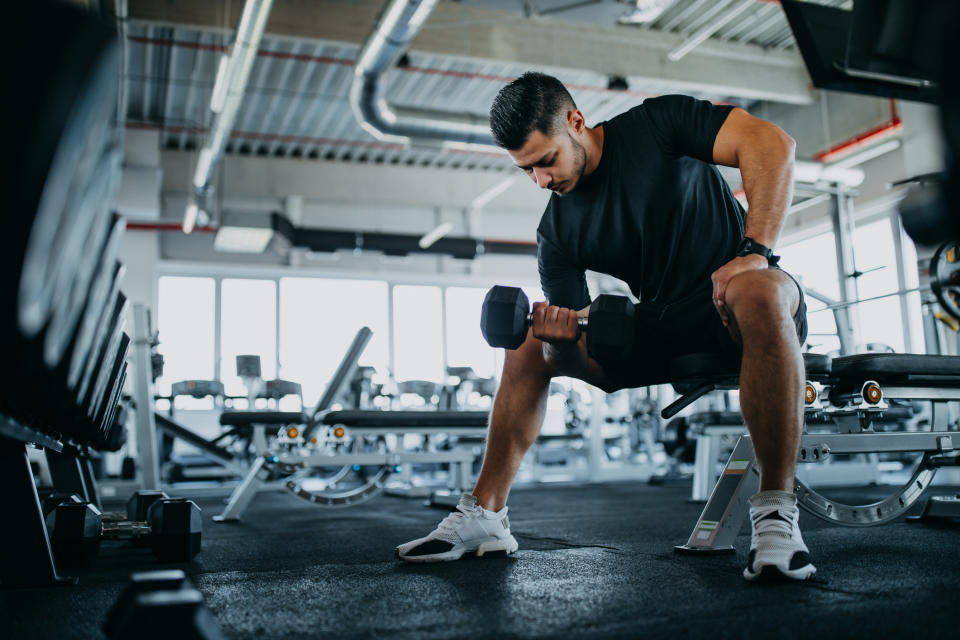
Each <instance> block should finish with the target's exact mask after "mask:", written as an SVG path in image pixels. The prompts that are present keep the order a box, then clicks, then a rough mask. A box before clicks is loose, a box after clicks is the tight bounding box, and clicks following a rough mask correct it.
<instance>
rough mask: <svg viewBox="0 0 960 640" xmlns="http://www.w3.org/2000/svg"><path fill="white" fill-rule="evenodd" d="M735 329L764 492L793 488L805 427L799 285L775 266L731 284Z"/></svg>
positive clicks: (746, 415)
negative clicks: (797, 320)
mask: <svg viewBox="0 0 960 640" xmlns="http://www.w3.org/2000/svg"><path fill="white" fill-rule="evenodd" d="M726 303H727V307H728V308H729V309H730V311H731V315H732V318H731V328H732V330H733V331H732V332H733V333H734V334H735V336H736V337H738V338H739V339H740V341H741V342H742V345H743V359H742V362H741V366H740V409H741V411H742V412H743V419H744V422H745V423H746V425H747V429H748V430H749V431H750V437H751V438H752V440H753V448H754V452H755V454H756V457H757V462H758V464H759V466H760V491H768V490H780V491H793V477H794V471H795V468H796V463H797V451H798V450H799V449H800V438H801V435H802V431H803V382H804V368H803V356H802V354H801V352H800V343H799V341H798V340H797V332H796V327H795V326H794V322H793V316H794V314H795V313H796V311H797V307H798V306H799V304H800V295H799V292H798V291H797V285H796V284H795V283H794V282H793V280H792V279H791V278H790V276H788V275H786V274H785V273H783V272H782V271H779V270H776V269H767V270H765V271H749V272H746V273H742V274H740V275H738V276H736V277H734V278H733V279H732V280H731V281H730V283H729V284H728V285H727V292H726Z"/></svg>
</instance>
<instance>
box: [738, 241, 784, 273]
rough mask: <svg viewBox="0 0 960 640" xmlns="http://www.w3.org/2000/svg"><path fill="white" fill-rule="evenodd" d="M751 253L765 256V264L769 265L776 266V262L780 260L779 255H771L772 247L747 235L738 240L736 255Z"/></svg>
mask: <svg viewBox="0 0 960 640" xmlns="http://www.w3.org/2000/svg"><path fill="white" fill-rule="evenodd" d="M751 253H755V254H757V255H758V256H763V257H764V258H766V259H767V264H768V265H770V266H771V267H775V266H777V263H778V262H780V256H775V255H773V249H770V248H768V247H765V246H763V245H762V244H760V243H759V242H757V241H756V240H754V239H753V238H751V237H750V236H747V237H745V238H744V239H743V240H741V241H740V246H738V247H737V257H738V258H740V257H742V256H746V255H749V254H751Z"/></svg>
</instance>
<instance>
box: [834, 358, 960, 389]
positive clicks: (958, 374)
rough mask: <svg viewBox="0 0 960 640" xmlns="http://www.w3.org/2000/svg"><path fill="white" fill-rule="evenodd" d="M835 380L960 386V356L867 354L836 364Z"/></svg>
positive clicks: (842, 360)
mask: <svg viewBox="0 0 960 640" xmlns="http://www.w3.org/2000/svg"><path fill="white" fill-rule="evenodd" d="M832 377H833V378H836V379H840V380H846V379H853V380H851V381H863V380H867V379H869V380H876V381H877V382H905V383H906V382H909V383H919V382H930V383H938V382H939V383H947V384H950V383H953V384H960V356H928V355H915V354H910V353H863V354H859V355H855V356H843V357H840V358H834V360H833V375H832Z"/></svg>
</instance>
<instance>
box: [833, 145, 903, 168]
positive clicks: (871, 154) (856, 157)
mask: <svg viewBox="0 0 960 640" xmlns="http://www.w3.org/2000/svg"><path fill="white" fill-rule="evenodd" d="M899 148H900V141H899V140H887V141H886V142H884V143H881V144H878V145H876V146H875V147H870V148H868V149H864V150H863V151H860V152H859V153H855V154H853V155H852V156H847V157H846V158H844V159H843V160H838V161H837V162H832V163H830V166H831V167H838V168H840V169H846V168H849V167H855V166H857V165H860V164H863V163H864V162H867V161H868V160H873V159H874V158H878V157H880V156H882V155H883V154H885V153H889V152H891V151H893V150H894V149H899Z"/></svg>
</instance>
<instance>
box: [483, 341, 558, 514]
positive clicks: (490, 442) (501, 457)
mask: <svg viewBox="0 0 960 640" xmlns="http://www.w3.org/2000/svg"><path fill="white" fill-rule="evenodd" d="M551 378H552V372H551V370H550V368H549V367H548V366H547V363H546V362H545V360H544V358H543V350H542V343H541V342H540V341H539V340H537V339H536V338H534V337H533V336H532V335H529V334H528V336H527V339H526V340H525V341H524V343H523V344H522V345H520V348H519V349H517V350H515V351H511V350H507V352H506V358H505V360H504V364H503V376H501V378H500V388H499V389H498V390H497V395H496V397H495V398H494V400H493V410H492V411H491V412H490V427H489V431H488V433H487V446H486V453H485V454H484V457H483V466H482V467H481V468H480V476H479V477H478V478H477V483H476V485H475V486H474V488H473V495H475V496H476V497H477V503H478V504H479V505H480V506H481V507H483V508H484V509H488V510H490V511H500V509H502V508H503V507H504V506H506V504H507V496H508V495H509V493H510V485H511V484H513V478H514V476H516V475H517V470H518V469H519V468H520V461H521V460H523V456H524V454H526V452H527V449H529V448H530V447H531V446H532V445H533V443H534V442H535V441H536V439H537V435H538V434H539V433H540V426H541V425H542V424H543V417H544V414H545V412H546V409H547V395H548V391H549V389H550V379H551Z"/></svg>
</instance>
